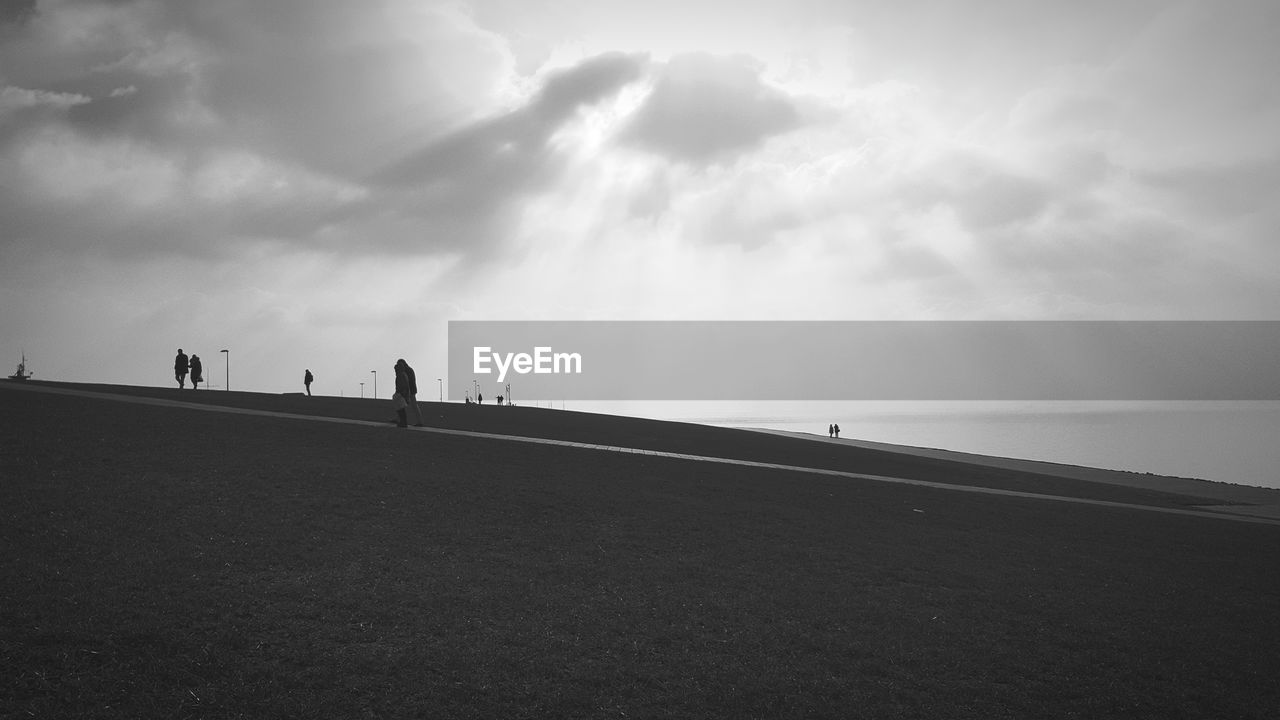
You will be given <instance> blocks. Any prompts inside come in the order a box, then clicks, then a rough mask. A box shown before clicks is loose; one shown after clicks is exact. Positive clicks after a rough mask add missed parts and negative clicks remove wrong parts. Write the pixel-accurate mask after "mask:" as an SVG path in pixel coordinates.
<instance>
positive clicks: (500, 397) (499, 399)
mask: <svg viewBox="0 0 1280 720" xmlns="http://www.w3.org/2000/svg"><path fill="white" fill-rule="evenodd" d="M498 404H499V405H501V404H502V396H501V395H499V396H498Z"/></svg>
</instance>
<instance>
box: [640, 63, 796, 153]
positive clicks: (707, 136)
mask: <svg viewBox="0 0 1280 720" xmlns="http://www.w3.org/2000/svg"><path fill="white" fill-rule="evenodd" d="M800 123H801V113H800V111H799V109H798V107H797V104H796V103H795V101H794V100H793V99H792V98H791V97H789V96H788V95H786V94H785V93H783V92H781V91H780V90H776V89H774V88H771V87H769V86H768V85H765V84H764V83H763V82H762V81H761V79H760V67H759V65H758V64H756V63H755V62H753V61H752V60H750V59H749V58H745V57H741V56H733V57H722V56H714V55H708V54H704V53H691V54H686V55H680V56H677V57H674V58H672V59H671V60H670V61H669V62H668V63H667V64H666V65H665V66H664V67H663V68H662V70H661V72H660V73H659V75H658V78H657V81H656V84H655V85H654V88H653V92H652V93H651V94H650V95H649V96H648V98H646V99H645V101H644V104H643V105H641V107H640V108H639V109H638V110H637V111H636V114H635V116H634V118H633V119H632V121H631V123H630V126H629V127H628V128H627V130H626V131H625V132H624V133H623V136H622V137H623V140H624V142H628V143H630V144H633V145H636V146H638V147H641V148H644V149H647V150H650V151H653V152H656V153H658V154H661V155H664V156H667V157H669V158H671V159H674V160H678V161H682V162H688V163H691V164H695V165H703V164H708V163H713V162H717V161H726V160H732V159H734V158H735V157H737V156H739V155H741V154H742V153H745V152H747V151H750V150H752V149H754V148H756V147H758V146H759V145H760V144H762V143H763V142H764V141H765V140H767V139H768V138H769V137H771V136H774V135H778V134H780V133H784V132H786V131H788V130H792V129H794V128H796V127H798V126H799V125H800Z"/></svg>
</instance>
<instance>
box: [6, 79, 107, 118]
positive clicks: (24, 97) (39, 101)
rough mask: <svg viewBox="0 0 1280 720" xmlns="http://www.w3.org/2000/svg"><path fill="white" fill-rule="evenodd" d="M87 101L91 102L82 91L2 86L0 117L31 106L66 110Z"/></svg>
mask: <svg viewBox="0 0 1280 720" xmlns="http://www.w3.org/2000/svg"><path fill="white" fill-rule="evenodd" d="M87 102H89V98H88V97H86V96H84V95H81V94H80V93H67V92H54V91H51V90H31V89H28V88H20V87H14V86H12V85H6V86H4V87H3V88H0V118H3V117H4V115H6V114H8V113H12V112H18V111H20V110H26V109H30V108H40V107H45V108H53V109H55V110H66V109H68V108H72V107H75V106H76V105H83V104H85V103H87Z"/></svg>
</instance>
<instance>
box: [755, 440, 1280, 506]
mask: <svg viewBox="0 0 1280 720" xmlns="http://www.w3.org/2000/svg"><path fill="white" fill-rule="evenodd" d="M743 429H744V430H751V431H752V432H759V433H768V434H771V435H779V436H782V437H792V438H799V439H803V440H808V441H811V442H818V443H837V444H842V445H849V446H853V447H858V448H863V449H867V450H879V451H883V452H894V453H901V454H904V455H912V456H914V457H921V458H929V459H934V460H943V461H947V462H959V463H966V464H970V465H980V466H983V467H992V468H1000V469H1003V470H1012V471H1015V472H1027V473H1035V474H1038V475H1052V476H1054V477H1061V478H1067V479H1071V480H1082V481H1085V482H1095V483H1104V484H1107V485H1120V486H1124V487H1131V488H1139V489H1143V490H1157V491H1163V492H1172V493H1179V494H1184V495H1196V496H1199V497H1206V498H1211V499H1214V500H1221V501H1222V504H1221V505H1217V504H1215V505H1204V506H1201V507H1205V508H1212V509H1213V510H1214V511H1216V512H1230V513H1238V514H1246V515H1260V516H1262V517H1269V518H1280V489H1277V488H1267V487H1261V486H1257V485H1237V484H1234V483H1228V482H1220V481H1213V480H1202V479H1198V478H1187V477H1177V476H1171V475H1156V474H1151V473H1140V472H1131V471H1127V470H1108V469H1105V468H1094V467H1088V466H1084V465H1069V464H1065V463H1057V462H1050V461H1047V460H1027V459H1022V458H1010V457H1000V456H996V455H981V454H978V453H969V452H962V451H959V450H944V449H941V448H927V447H918V446H914V445H895V444H892V443H883V442H875V441H871V440H859V439H857V438H829V437H823V436H821V435H818V434H816V433H808V432H801V431H797V430H775V429H772V428H743Z"/></svg>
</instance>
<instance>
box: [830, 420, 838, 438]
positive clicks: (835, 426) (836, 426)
mask: <svg viewBox="0 0 1280 720" xmlns="http://www.w3.org/2000/svg"><path fill="white" fill-rule="evenodd" d="M831 428H832V430H833V431H835V435H836V437H840V423H836V424H835V425H832V426H831Z"/></svg>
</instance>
